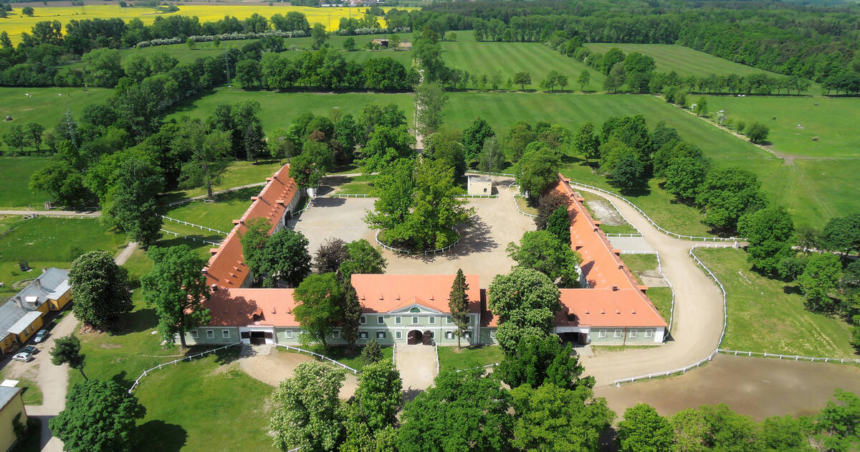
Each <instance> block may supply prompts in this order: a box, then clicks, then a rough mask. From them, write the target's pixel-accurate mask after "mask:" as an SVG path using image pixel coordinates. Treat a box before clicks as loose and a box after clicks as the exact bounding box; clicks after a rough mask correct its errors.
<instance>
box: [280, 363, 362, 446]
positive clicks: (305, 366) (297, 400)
mask: <svg viewBox="0 0 860 452" xmlns="http://www.w3.org/2000/svg"><path fill="white" fill-rule="evenodd" d="M344 378H345V376H344V370H343V369H341V368H336V367H333V366H330V365H328V364H324V363H320V362H307V363H302V364H299V365H298V367H296V370H295V372H294V373H293V376H292V377H291V378H287V379H286V380H284V381H282V382H281V384H280V385H278V388H277V389H275V392H274V394H273V395H272V399H273V401H274V402H275V403H276V404H278V405H277V408H275V409H274V412H273V413H272V416H271V418H270V420H269V430H270V431H272V432H273V435H272V436H274V438H275V447H277V448H278V449H280V450H281V451H283V452H287V451H289V450H295V449H296V448H301V449H302V450H312V451H324V450H335V449H336V448H337V446H338V443H339V442H340V439H341V435H342V434H343V424H342V422H343V410H342V408H341V403H340V399H339V398H338V396H339V394H340V388H341V387H342V386H343V380H344Z"/></svg>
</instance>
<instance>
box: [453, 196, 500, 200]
mask: <svg viewBox="0 0 860 452" xmlns="http://www.w3.org/2000/svg"><path fill="white" fill-rule="evenodd" d="M457 197H458V198H479V199H480V198H484V199H489V198H498V197H499V195H457Z"/></svg>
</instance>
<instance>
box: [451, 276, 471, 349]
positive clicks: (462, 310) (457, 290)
mask: <svg viewBox="0 0 860 452" xmlns="http://www.w3.org/2000/svg"><path fill="white" fill-rule="evenodd" d="M468 290H469V285H468V284H467V283H466V276H465V275H463V269H462V268H460V269H457V276H455V277H454V283H453V284H452V285H451V293H450V294H449V296H448V309H449V310H450V311H451V320H452V321H453V322H454V325H456V326H457V331H456V332H455V334H456V335H457V347H458V348H459V347H460V338H461V337H463V336H465V335H466V330H468V329H469V297H468V295H466V291H468Z"/></svg>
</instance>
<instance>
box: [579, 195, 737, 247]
mask: <svg viewBox="0 0 860 452" xmlns="http://www.w3.org/2000/svg"><path fill="white" fill-rule="evenodd" d="M570 185H576V186H578V187H583V188H587V189H589V190H594V191H598V192H600V193H605V194H607V195H611V196H615V197H616V198H618V199H620V200H622V201H624V202H626V203H627V204H629V205H630V207H633V208H634V209H636V210H637V211H638V212H639V213H640V214H642V216H643V217H645V219H646V220H648V222H649V223H651V226H654V228H655V229H657V230H658V231H660V232H662V233H664V234H666V235H669V236H672V237H676V238H678V239H686V240H696V241H703V242H737V241H739V240H746V239H745V238H742V237H729V238H725V237H699V236H693V235H684V234H678V233H676V232H672V231H670V230H668V229H665V228H663V227H661V226H660V225H658V224H657V223H656V222H654V220H652V219H651V217H649V216H648V214H646V213H645V211H643V210H642V209H640V208H639V206H637V205H636V204H633V201H630V200H629V199H627V198H625V197H623V196H621V195H619V194H617V193H613V192H611V191H609V190H604V189H602V188H599V187H595V186H593V185H588V184H581V183H579V182H573V181H570ZM616 210H617V209H616ZM620 213H621V212H619V214H620ZM622 217H623V215H622ZM628 223H630V222H629V221H628ZM631 224H632V223H631Z"/></svg>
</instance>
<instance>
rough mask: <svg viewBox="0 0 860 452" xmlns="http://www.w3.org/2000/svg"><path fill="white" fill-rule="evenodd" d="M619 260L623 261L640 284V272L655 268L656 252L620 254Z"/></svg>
mask: <svg viewBox="0 0 860 452" xmlns="http://www.w3.org/2000/svg"><path fill="white" fill-rule="evenodd" d="M621 260H622V261H624V264H626V265H627V268H629V269H630V271H631V272H633V275H634V276H636V280H637V281H639V284H642V280H641V279H639V273H640V272H645V271H648V270H656V269H657V255H656V254H622V255H621Z"/></svg>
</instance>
